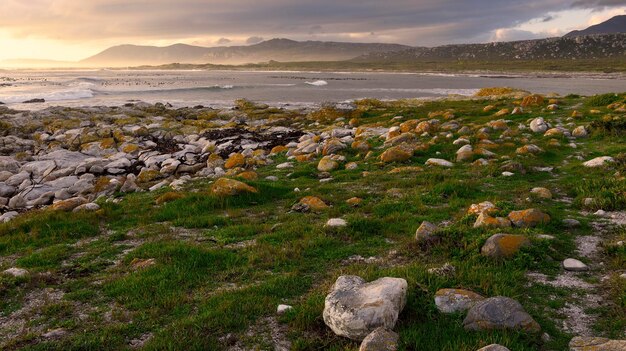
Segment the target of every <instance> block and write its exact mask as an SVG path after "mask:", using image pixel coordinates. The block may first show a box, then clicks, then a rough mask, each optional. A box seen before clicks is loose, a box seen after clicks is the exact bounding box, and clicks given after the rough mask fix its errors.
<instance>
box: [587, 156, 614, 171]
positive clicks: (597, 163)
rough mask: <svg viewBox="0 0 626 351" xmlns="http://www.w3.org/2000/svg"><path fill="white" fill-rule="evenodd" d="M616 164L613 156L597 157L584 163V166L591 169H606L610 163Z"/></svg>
mask: <svg viewBox="0 0 626 351" xmlns="http://www.w3.org/2000/svg"><path fill="white" fill-rule="evenodd" d="M613 162H615V159H614V158H613V157H611V156H601V157H596V158H594V159H592V160H589V161H587V162H585V163H583V166H585V167H589V168H596V167H604V166H606V165H607V164H609V163H613Z"/></svg>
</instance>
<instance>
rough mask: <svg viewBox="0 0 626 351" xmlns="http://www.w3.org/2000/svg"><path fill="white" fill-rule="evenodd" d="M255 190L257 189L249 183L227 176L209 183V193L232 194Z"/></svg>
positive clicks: (218, 194)
mask: <svg viewBox="0 0 626 351" xmlns="http://www.w3.org/2000/svg"><path fill="white" fill-rule="evenodd" d="M256 192H257V190H256V189H255V188H253V187H251V186H250V185H248V184H246V183H243V182H240V181H238V180H234V179H229V178H219V179H218V180H216V181H215V183H213V185H211V193H212V194H213V195H217V196H233V195H239V194H243V193H256Z"/></svg>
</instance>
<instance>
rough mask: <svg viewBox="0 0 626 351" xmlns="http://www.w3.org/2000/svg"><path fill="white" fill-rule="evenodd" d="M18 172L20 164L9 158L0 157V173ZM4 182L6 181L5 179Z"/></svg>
mask: <svg viewBox="0 0 626 351" xmlns="http://www.w3.org/2000/svg"><path fill="white" fill-rule="evenodd" d="M19 170H20V163H19V162H18V161H16V160H15V159H14V158H13V157H10V156H0V171H3V172H10V173H13V174H15V173H17V172H19ZM5 180H6V179H5Z"/></svg>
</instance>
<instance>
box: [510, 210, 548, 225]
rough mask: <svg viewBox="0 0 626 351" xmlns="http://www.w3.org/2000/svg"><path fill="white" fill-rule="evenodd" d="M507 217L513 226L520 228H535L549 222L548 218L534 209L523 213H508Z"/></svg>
mask: <svg viewBox="0 0 626 351" xmlns="http://www.w3.org/2000/svg"><path fill="white" fill-rule="evenodd" d="M508 217H509V220H511V223H513V225H514V226H516V227H520V228H530V227H536V226H538V225H540V224H545V223H548V222H550V216H548V215H547V214H545V213H543V212H541V211H540V210H538V209H535V208H531V209H528V210H523V211H513V212H511V213H509V216H508Z"/></svg>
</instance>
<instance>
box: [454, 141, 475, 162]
mask: <svg viewBox="0 0 626 351" xmlns="http://www.w3.org/2000/svg"><path fill="white" fill-rule="evenodd" d="M473 157H474V149H472V146H471V145H464V146H462V147H461V148H460V149H459V150H457V152H456V162H464V161H471V160H472V158H473Z"/></svg>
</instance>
